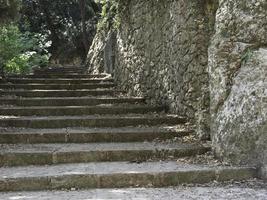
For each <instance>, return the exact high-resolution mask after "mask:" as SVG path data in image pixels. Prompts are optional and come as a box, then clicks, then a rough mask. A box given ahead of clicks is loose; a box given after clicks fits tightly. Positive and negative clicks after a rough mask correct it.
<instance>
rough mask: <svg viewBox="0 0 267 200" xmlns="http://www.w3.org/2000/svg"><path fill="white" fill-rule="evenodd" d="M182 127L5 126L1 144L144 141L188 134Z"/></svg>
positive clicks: (189, 131)
mask: <svg viewBox="0 0 267 200" xmlns="http://www.w3.org/2000/svg"><path fill="white" fill-rule="evenodd" d="M190 133H192V131H191V130H189V129H187V128H183V127H168V126H167V127H125V128H61V129H3V130H1V131H0V144H19V143H20V144H22V143H24V144H33V143H95V142H106V143H107V142H144V141H154V140H168V139H174V138H179V137H183V136H188V135H189V134H190Z"/></svg>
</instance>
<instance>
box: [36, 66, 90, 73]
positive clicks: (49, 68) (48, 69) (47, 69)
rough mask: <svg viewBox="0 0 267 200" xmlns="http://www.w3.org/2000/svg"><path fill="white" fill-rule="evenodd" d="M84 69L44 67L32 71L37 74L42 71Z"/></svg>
mask: <svg viewBox="0 0 267 200" xmlns="http://www.w3.org/2000/svg"><path fill="white" fill-rule="evenodd" d="M86 69H87V68H86V67H46V68H39V69H34V71H37V72H39V71H40V72H43V71H68V70H73V71H75V70H86Z"/></svg>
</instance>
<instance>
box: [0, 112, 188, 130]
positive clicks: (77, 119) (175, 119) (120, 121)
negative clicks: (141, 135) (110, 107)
mask: <svg viewBox="0 0 267 200" xmlns="http://www.w3.org/2000/svg"><path fill="white" fill-rule="evenodd" d="M186 121H187V120H186V118H184V117H179V116H174V115H160V116H157V115H137V114H135V115H91V116H59V117H15V116H14V117H12V116H2V117H0V127H25V128H66V127H125V126H140V125H147V126H155V125H159V124H166V125H177V124H180V123H185V122H186Z"/></svg>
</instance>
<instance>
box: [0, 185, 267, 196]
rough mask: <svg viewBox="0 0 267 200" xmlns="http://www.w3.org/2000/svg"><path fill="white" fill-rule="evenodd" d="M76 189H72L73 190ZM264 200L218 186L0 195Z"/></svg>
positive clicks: (254, 192)
mask: <svg viewBox="0 0 267 200" xmlns="http://www.w3.org/2000/svg"><path fill="white" fill-rule="evenodd" d="M74 189H75V188H73V190H74ZM88 197H90V199H101V200H118V199H120V200H141V199H143V200H145V199H146V200H149V199H153V200H162V199H165V200H195V199H198V200H207V199H224V200H232V199H235V200H255V199H257V200H265V199H266V198H267V190H266V189H264V188H257V187H255V188H250V187H248V186H246V185H245V184H244V185H240V186H239V185H238V186H230V187H228V186H226V187H223V186H218V187H217V186H215V187H206V185H204V186H198V187H186V186H185V187H182V186H181V187H175V188H173V187H172V188H163V189H162V188H156V189H151V188H139V189H133V188H131V189H97V190H87V191H86V190H85V191H83V190H79V191H46V192H19V193H17V192H16V193H0V198H1V199H3V200H11V199H21V200H36V199H38V200H54V199H57V200H83V199H88Z"/></svg>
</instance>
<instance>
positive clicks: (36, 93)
mask: <svg viewBox="0 0 267 200" xmlns="http://www.w3.org/2000/svg"><path fill="white" fill-rule="evenodd" d="M119 92H121V91H116V90H113V89H94V90H88V89H84V90H0V96H19V97H81V96H104V95H111V96H114V95H115V94H117V93H119Z"/></svg>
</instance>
